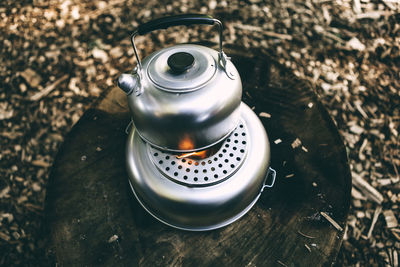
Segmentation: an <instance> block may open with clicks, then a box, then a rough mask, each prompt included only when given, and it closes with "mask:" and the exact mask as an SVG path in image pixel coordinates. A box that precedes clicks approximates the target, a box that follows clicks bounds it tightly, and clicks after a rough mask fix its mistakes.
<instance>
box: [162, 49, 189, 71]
mask: <svg viewBox="0 0 400 267" xmlns="http://www.w3.org/2000/svg"><path fill="white" fill-rule="evenodd" d="M167 63H168V66H169V67H170V68H171V70H172V71H173V72H176V73H182V72H184V71H186V70H188V69H190V68H191V67H192V66H193V64H194V57H193V56H192V55H191V54H189V53H187V52H177V53H175V54H172V55H170V56H169V57H168V61H167Z"/></svg>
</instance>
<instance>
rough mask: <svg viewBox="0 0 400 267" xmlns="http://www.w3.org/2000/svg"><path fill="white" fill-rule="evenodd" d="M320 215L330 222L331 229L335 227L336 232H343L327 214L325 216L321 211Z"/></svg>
mask: <svg viewBox="0 0 400 267" xmlns="http://www.w3.org/2000/svg"><path fill="white" fill-rule="evenodd" d="M320 214H321V215H322V216H323V217H324V218H325V219H327V220H328V222H330V223H331V224H332V225H333V227H335V228H336V229H337V230H339V231H343V228H342V227H341V226H340V225H339V224H338V223H337V222H336V221H335V220H334V219H332V218H331V217H330V216H329V215H328V214H326V213H325V212H323V211H321V212H320Z"/></svg>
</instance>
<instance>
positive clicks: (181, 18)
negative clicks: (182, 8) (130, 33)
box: [137, 14, 216, 35]
mask: <svg viewBox="0 0 400 267" xmlns="http://www.w3.org/2000/svg"><path fill="white" fill-rule="evenodd" d="M215 22H216V20H215V19H214V18H213V17H211V16H208V15H203V14H184V15H175V16H169V17H164V18H159V19H155V20H151V21H149V22H146V23H144V24H142V25H140V26H139V27H138V29H137V33H138V34H140V35H143V34H146V33H149V32H151V31H154V30H159V29H166V28H168V27H171V26H179V25H186V26H187V25H192V24H208V25H214V23H215Z"/></svg>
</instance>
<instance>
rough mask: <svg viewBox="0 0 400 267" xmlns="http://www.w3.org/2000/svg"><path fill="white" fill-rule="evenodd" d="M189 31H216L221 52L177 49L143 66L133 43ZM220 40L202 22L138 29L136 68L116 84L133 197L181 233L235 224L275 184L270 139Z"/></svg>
mask: <svg viewBox="0 0 400 267" xmlns="http://www.w3.org/2000/svg"><path fill="white" fill-rule="evenodd" d="M191 24H206V25H217V26H218V28H219V37H220V38H219V39H220V41H219V51H216V50H213V49H211V48H208V47H205V46H200V45H193V44H180V45H175V46H171V47H166V48H163V49H161V50H159V51H155V52H153V53H152V54H150V55H149V56H147V57H146V58H144V59H143V61H141V60H140V58H139V56H138V53H137V51H136V46H135V42H134V37H135V36H136V35H144V34H146V33H148V32H151V31H153V30H158V29H165V28H168V27H170V26H178V25H191ZM222 36H223V35H222V24H221V22H220V21H219V20H217V19H214V18H212V17H210V16H206V15H199V14H187V15H177V16H171V17H165V18H160V19H155V20H153V21H150V22H147V23H145V24H142V25H140V26H139V27H138V29H137V30H136V31H135V32H134V33H133V34H132V36H131V40H132V47H133V49H134V53H135V56H136V59H137V63H138V64H137V66H136V67H135V68H134V70H133V71H132V72H131V73H126V74H122V75H121V76H120V77H119V79H118V85H119V87H120V88H121V89H122V90H123V91H124V92H125V93H126V94H127V98H128V105H129V109H130V111H131V115H132V121H133V124H132V125H133V126H132V129H131V131H130V134H129V138H128V145H127V150H126V151H127V152H126V158H127V169H128V175H129V182H130V185H131V188H132V191H133V193H134V194H135V196H136V198H137V200H138V201H139V202H140V204H141V205H142V206H143V208H144V209H146V210H147V211H148V212H149V213H150V214H151V215H153V216H154V217H155V218H157V219H158V220H160V221H161V222H163V223H166V224H168V225H170V226H173V227H176V228H179V229H185V230H192V231H202V230H211V229H216V228H219V227H222V226H225V225H227V224H229V223H232V222H233V221H235V220H237V219H239V218H240V217H241V216H243V215H244V214H245V213H246V212H247V211H248V210H249V209H250V208H251V207H252V206H253V205H254V203H255V202H256V201H257V199H258V198H259V197H260V194H261V192H262V191H263V190H264V189H265V188H266V187H271V186H272V185H273V183H274V181H275V171H274V170H273V169H271V168H270V167H269V161H270V147H269V142H268V137H267V133H266V132H265V129H264V127H263V125H262V124H261V122H260V120H259V119H258V117H257V116H256V115H255V114H254V112H253V111H252V110H251V109H250V108H249V107H248V106H247V105H246V104H244V103H242V102H241V97H242V83H241V79H240V75H239V73H238V71H237V69H236V67H235V66H234V64H233V63H232V62H231V61H230V59H229V57H227V56H226V54H225V53H224V52H223V49H222ZM269 174H270V175H271V180H270V182H267V180H268V179H267V177H268V175H269Z"/></svg>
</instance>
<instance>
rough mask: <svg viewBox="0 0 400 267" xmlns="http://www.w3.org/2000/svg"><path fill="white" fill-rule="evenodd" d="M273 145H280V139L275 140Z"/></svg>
mask: <svg viewBox="0 0 400 267" xmlns="http://www.w3.org/2000/svg"><path fill="white" fill-rule="evenodd" d="M274 143H275V144H276V145H277V144H280V143H282V140H281V139H279V138H278V139H276V140H275V141H274Z"/></svg>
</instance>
